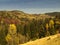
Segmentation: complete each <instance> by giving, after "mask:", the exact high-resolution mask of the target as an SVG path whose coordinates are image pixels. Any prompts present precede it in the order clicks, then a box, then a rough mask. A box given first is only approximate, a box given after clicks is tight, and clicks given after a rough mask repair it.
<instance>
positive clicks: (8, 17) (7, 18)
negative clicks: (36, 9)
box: [0, 10, 60, 23]
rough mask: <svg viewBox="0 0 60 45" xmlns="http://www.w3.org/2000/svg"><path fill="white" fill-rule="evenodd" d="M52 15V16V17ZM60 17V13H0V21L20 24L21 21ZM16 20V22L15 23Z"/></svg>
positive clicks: (14, 11) (15, 11)
mask: <svg viewBox="0 0 60 45" xmlns="http://www.w3.org/2000/svg"><path fill="white" fill-rule="evenodd" d="M51 15H52V16H51ZM56 15H57V16H58V17H60V12H52V13H45V14H27V13H24V12H23V11H18V10H13V11H0V20H1V19H4V22H5V23H17V22H18V23H19V22H21V21H26V20H32V19H38V20H39V19H45V18H51V17H55V16H56ZM13 20H14V21H13Z"/></svg>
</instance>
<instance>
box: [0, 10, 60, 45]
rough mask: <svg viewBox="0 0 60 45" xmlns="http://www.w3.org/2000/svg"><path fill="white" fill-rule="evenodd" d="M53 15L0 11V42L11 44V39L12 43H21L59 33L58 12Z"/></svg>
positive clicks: (59, 20) (4, 44)
mask: <svg viewBox="0 0 60 45" xmlns="http://www.w3.org/2000/svg"><path fill="white" fill-rule="evenodd" d="M57 14H58V13H57ZM53 15H54V16H51V15H50V14H28V13H25V12H22V11H18V10H13V11H0V44H1V45H6V44H11V45H12V40H13V39H14V40H13V42H14V43H13V44H14V45H15V44H16V43H17V44H21V43H26V42H28V41H30V40H36V39H40V38H43V37H46V36H50V35H54V34H57V33H60V14H59V16H58V15H57V16H55V14H53ZM11 34H12V35H11ZM11 36H12V37H11ZM13 37H16V38H13Z"/></svg>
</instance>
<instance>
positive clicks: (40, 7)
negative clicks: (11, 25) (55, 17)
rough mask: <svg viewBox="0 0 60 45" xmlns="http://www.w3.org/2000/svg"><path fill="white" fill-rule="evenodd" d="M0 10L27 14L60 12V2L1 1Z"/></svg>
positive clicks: (34, 0)
mask: <svg viewBox="0 0 60 45" xmlns="http://www.w3.org/2000/svg"><path fill="white" fill-rule="evenodd" d="M0 10H21V11H24V12H26V13H45V12H54V11H55V12H56V11H59V12H60V0H0Z"/></svg>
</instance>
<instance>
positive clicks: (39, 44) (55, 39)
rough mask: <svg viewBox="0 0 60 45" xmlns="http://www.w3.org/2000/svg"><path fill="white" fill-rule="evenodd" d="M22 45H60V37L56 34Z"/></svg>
mask: <svg viewBox="0 0 60 45" xmlns="http://www.w3.org/2000/svg"><path fill="white" fill-rule="evenodd" d="M20 45H60V36H58V35H57V34H56V35H52V36H49V37H45V38H42V39H37V40H35V41H30V42H27V43H25V44H20Z"/></svg>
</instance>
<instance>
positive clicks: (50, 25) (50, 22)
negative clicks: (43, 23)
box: [49, 19, 54, 28]
mask: <svg viewBox="0 0 60 45" xmlns="http://www.w3.org/2000/svg"><path fill="white" fill-rule="evenodd" d="M49 27H50V28H54V21H53V20H52V19H51V20H50V21H49Z"/></svg>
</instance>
